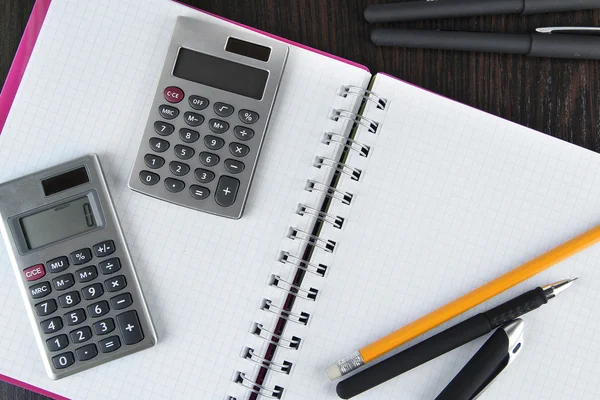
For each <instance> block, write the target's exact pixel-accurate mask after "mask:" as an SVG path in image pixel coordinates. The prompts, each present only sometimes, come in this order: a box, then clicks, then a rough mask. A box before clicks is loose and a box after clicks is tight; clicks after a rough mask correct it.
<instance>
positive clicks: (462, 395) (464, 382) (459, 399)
mask: <svg viewBox="0 0 600 400" xmlns="http://www.w3.org/2000/svg"><path fill="white" fill-rule="evenodd" d="M508 346H509V341H508V336H507V334H506V332H505V331H504V329H498V330H496V332H494V334H493V335H492V336H490V338H489V339H488V340H487V342H485V344H484V345H483V346H482V347H481V348H480V349H479V350H478V351H477V353H475V355H474V356H473V358H471V359H470V360H469V362H468V363H467V364H466V365H465V366H464V368H463V369H462V370H460V372H459V373H458V374H457V375H456V376H455V377H454V379H452V381H451V382H450V383H449V384H448V386H446V388H445V389H444V390H442V392H441V393H440V394H439V395H438V397H436V398H435V400H469V399H471V398H473V396H474V395H475V393H476V392H477V391H478V389H480V388H481V386H482V385H483V384H484V383H485V382H486V380H487V379H488V378H489V377H491V376H493V375H494V373H495V371H496V370H497V369H498V367H499V366H500V365H501V364H502V363H503V360H504V359H508Z"/></svg>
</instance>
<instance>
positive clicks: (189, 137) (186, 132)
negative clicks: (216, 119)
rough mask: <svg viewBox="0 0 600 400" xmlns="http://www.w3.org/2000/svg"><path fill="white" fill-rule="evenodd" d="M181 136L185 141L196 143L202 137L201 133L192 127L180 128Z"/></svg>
mask: <svg viewBox="0 0 600 400" xmlns="http://www.w3.org/2000/svg"><path fill="white" fill-rule="evenodd" d="M179 137H180V138H181V140H182V141H183V142H185V143H194V142H195V141H197V140H198V139H200V134H199V133H198V132H196V131H193V130H191V129H186V128H182V129H180V130H179Z"/></svg>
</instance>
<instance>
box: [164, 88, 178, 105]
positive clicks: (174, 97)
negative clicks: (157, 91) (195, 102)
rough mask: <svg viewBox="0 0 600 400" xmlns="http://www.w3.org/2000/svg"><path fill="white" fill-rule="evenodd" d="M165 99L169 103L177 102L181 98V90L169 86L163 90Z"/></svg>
mask: <svg viewBox="0 0 600 400" xmlns="http://www.w3.org/2000/svg"><path fill="white" fill-rule="evenodd" d="M163 94H164V96H165V100H167V101H168V102H169V103H179V102H180V101H181V100H183V90H181V89H179V88H178V87H177V86H169V87H168V88H166V89H165V91H164V93H163Z"/></svg>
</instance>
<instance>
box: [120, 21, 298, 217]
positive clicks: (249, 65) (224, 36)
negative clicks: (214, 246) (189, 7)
mask: <svg viewBox="0 0 600 400" xmlns="http://www.w3.org/2000/svg"><path fill="white" fill-rule="evenodd" d="M288 50H289V49H288V46H287V45H285V44H284V43H282V42H280V41H277V40H275V39H271V38H269V37H267V36H264V35H260V34H257V33H254V32H250V31H245V30H241V29H235V28H232V27H223V26H220V25H214V24H209V23H204V22H200V21H197V20H194V19H192V18H188V17H179V18H178V19H177V22H176V26H175V30H174V32H173V36H172V37H171V42H170V44H169V47H168V51H167V56H166V60H165V63H164V67H163V70H162V74H161V76H160V80H159V83H158V88H157V90H156V94H155V96H154V101H153V103H152V108H151V110H150V116H149V117H148V121H147V124H146V127H145V129H144V135H143V137H142V141H141V144H140V148H139V151H138V153H137V157H136V161H135V164H134V166H133V170H132V173H131V177H130V179H129V187H130V188H131V189H133V190H135V191H138V192H141V193H144V194H147V195H150V196H153V197H156V198H158V199H161V200H165V201H168V202H171V203H175V204H178V205H181V206H185V207H189V208H193V209H195V210H199V211H204V212H207V213H211V214H216V215H219V216H223V217H228V218H234V219H238V218H241V216H242V213H243V210H244V206H245V203H246V199H247V197H248V192H249V190H250V184H251V182H252V177H253V175H254V171H255V169H256V164H257V162H258V158H259V154H260V150H261V147H262V144H263V140H264V139H265V134H266V132H267V126H268V124H269V119H270V116H271V110H272V109H273V105H274V103H275V97H276V95H277V91H278V88H279V83H280V81H281V78H282V75H283V71H284V67H285V63H286V60H287V55H288Z"/></svg>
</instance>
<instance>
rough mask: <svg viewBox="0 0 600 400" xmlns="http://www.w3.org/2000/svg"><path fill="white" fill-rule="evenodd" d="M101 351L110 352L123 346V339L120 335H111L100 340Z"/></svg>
mask: <svg viewBox="0 0 600 400" xmlns="http://www.w3.org/2000/svg"><path fill="white" fill-rule="evenodd" d="M98 346H99V347H100V351H101V352H103V353H110V352H113V351H115V350H117V349H118V348H119V347H121V340H119V337H118V336H111V337H109V338H106V339H104V340H101V341H99V342H98Z"/></svg>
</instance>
